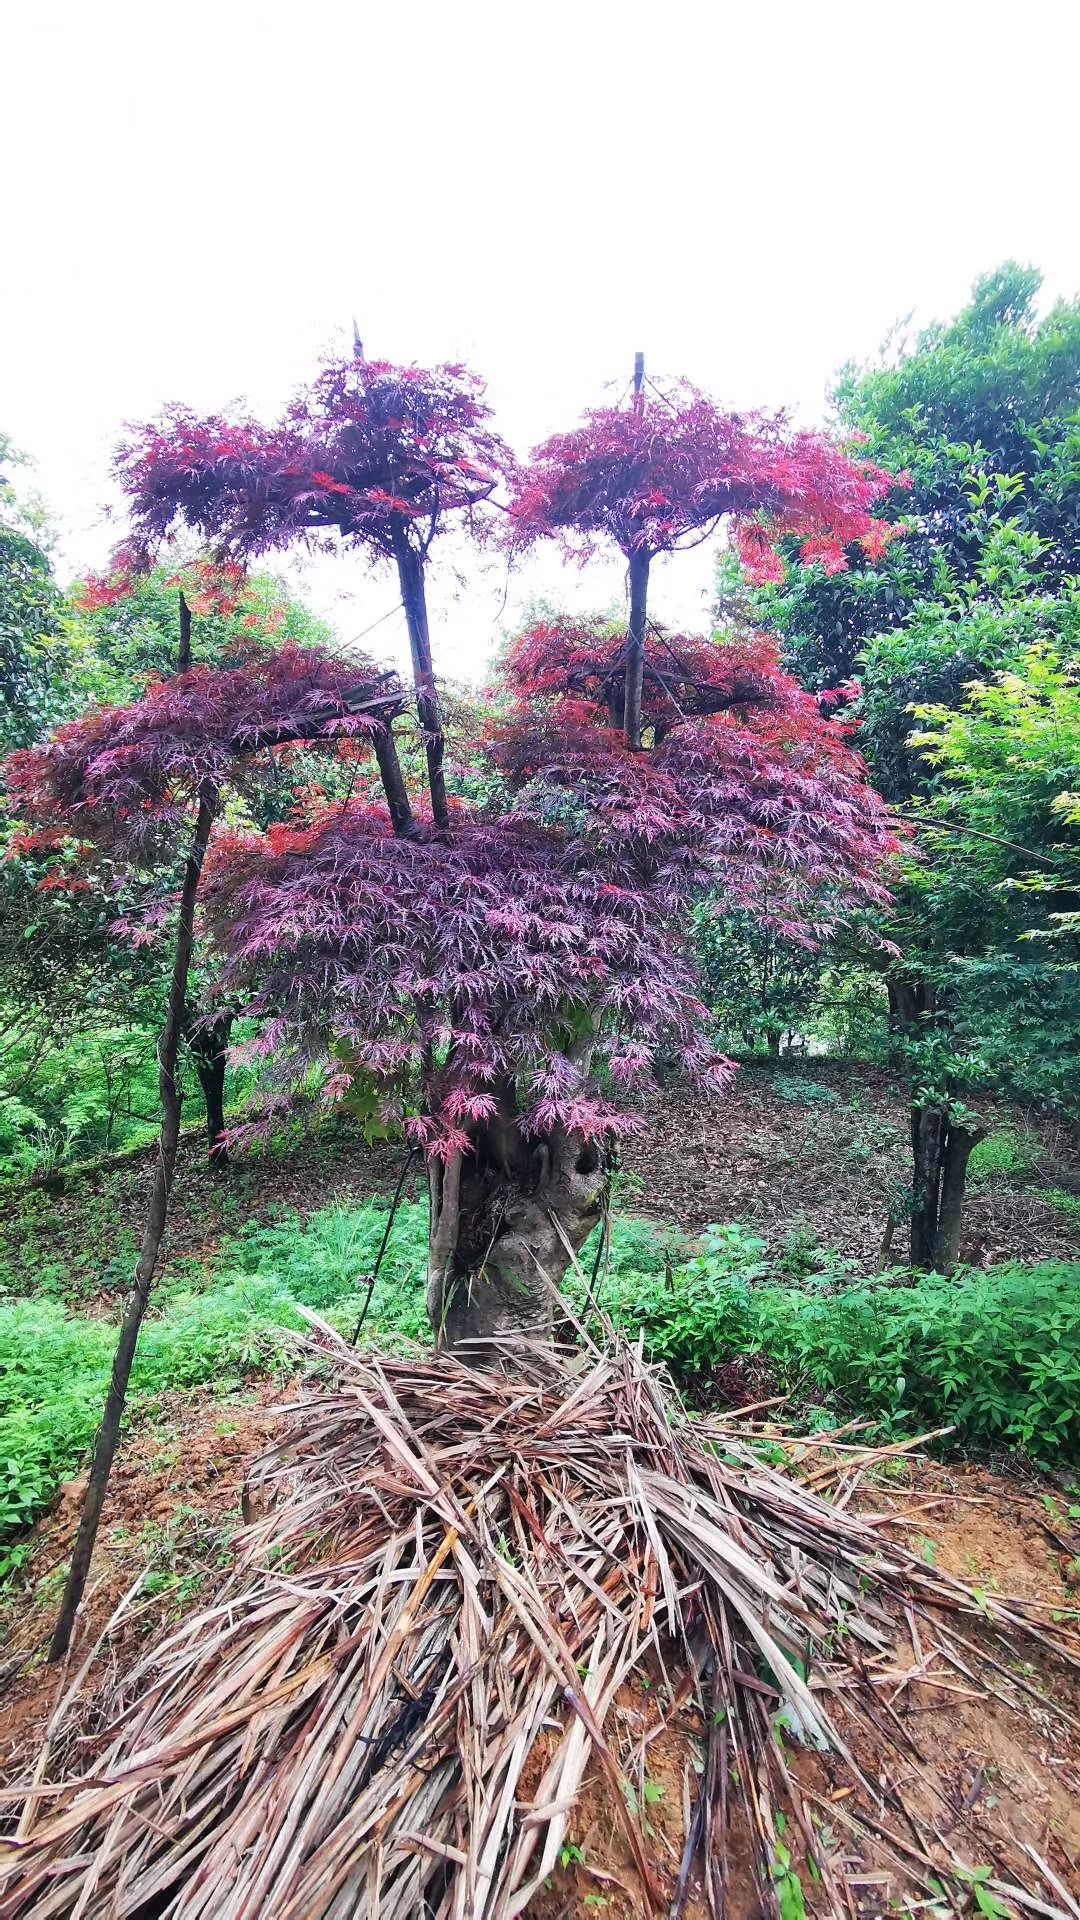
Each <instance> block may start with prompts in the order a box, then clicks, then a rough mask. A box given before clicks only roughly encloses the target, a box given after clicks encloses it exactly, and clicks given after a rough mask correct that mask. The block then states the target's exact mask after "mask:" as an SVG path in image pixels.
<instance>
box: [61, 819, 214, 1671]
mask: <svg viewBox="0 0 1080 1920" xmlns="http://www.w3.org/2000/svg"><path fill="white" fill-rule="evenodd" d="M217 809H218V796H217V794H216V792H214V791H212V790H211V789H204V791H203V792H202V794H201V795H200V798H199V813H198V818H197V820H196V822H195V831H194V833H193V835H192V839H191V846H190V848H189V849H188V856H187V861H186V863H185V866H184V884H183V888H182V890H181V894H180V918H179V923H178V926H177V932H176V951H175V954H174V956H173V971H172V981H171V984H170V987H169V1000H168V1007H167V1010H166V1014H165V1026H164V1028H163V1030H162V1034H161V1038H160V1040H159V1041H158V1093H159V1097H160V1100H161V1132H160V1134H159V1136H158V1157H157V1165H156V1167H155V1168H154V1184H153V1187H152V1188H151V1192H150V1205H149V1207H148V1209H147V1215H146V1226H145V1227H144V1229H143V1238H142V1246H141V1247H140V1249H139V1259H138V1263H137V1265H136V1268H135V1282H134V1286H133V1287H132V1290H131V1294H130V1296H129V1298H128V1303H127V1306H126V1307H125V1309H124V1318H123V1320H122V1322H121V1325H120V1339H119V1341H118V1342H117V1347H116V1355H115V1357H114V1359H113V1369H112V1379H111V1381H110V1383H109V1391H108V1394H107V1396H106V1399H105V1410H104V1413H103V1415H102V1420H101V1426H100V1427H99V1429H98V1436H97V1439H96V1441H95V1443H94V1458H93V1461H92V1462H91V1466H90V1480H89V1484H88V1486H87V1489H86V1498H85V1500H84V1501H83V1509H82V1514H81V1516H80V1519H79V1531H78V1534H77V1536H76V1539H75V1547H74V1551H73V1552H72V1556H71V1565H70V1567H69V1568H68V1577H67V1584H66V1586H65V1588H64V1598H63V1601H62V1602H61V1606H60V1615H59V1618H58V1619H57V1622H56V1627H55V1629H54V1631H53V1637H52V1640H51V1642H50V1644H49V1659H50V1660H60V1659H62V1658H63V1656H64V1654H65V1653H66V1652H67V1650H68V1647H69V1645H70V1643H71V1631H72V1628H73V1626H74V1624H75V1616H76V1614H77V1612H78V1610H79V1602H80V1600H81V1599H82V1596H83V1590H84V1588H85V1586H86V1580H87V1575H88V1574H89V1572H90V1561H91V1559H92V1557H93V1552H94V1542H95V1540H96V1539H97V1530H98V1523H99V1521H100V1519H101V1510H102V1507H103V1506H104V1504H105V1493H106V1490H107V1488H108V1485H109V1475H110V1473H111V1471H112V1463H113V1457H114V1455H115V1453H116V1447H117V1442H118V1441H119V1438H120V1422H121V1420H122V1419H123V1414H124V1403H125V1401H126V1400H127V1389H128V1381H129V1379H130V1378H131V1365H132V1361H133V1360H134V1358H135V1347H136V1343H137V1341H138V1338H139V1328H140V1327H141V1325H142V1319H143V1314H144V1313H145V1312H146V1307H147V1302H148V1301H149V1298H150V1283H151V1281H152V1280H153V1277H154V1268H155V1267H156V1266H157V1258H158V1253H159V1251H160V1248H161V1238H162V1235H163V1233H164V1232H165V1221H166V1219H167V1217H168V1211H169V1192H170V1189H171V1187H172V1178H173V1172H174V1170H175V1167H176V1147H177V1142H178V1140H179V1138H180V1089H179V1087H178V1086H177V1082H176V1061H177V1055H178V1053H179V1051H180V1038H181V1035H182V1034H183V1031H184V1019H185V1013H186V1008H187V988H188V975H189V973H190V971H191V951H192V946H193V943H194V933H195V896H196V894H197V893H198V890H199V880H200V877H201V874H202V867H203V860H204V859H205V857H206V849H207V845H208V844H209V840H210V830H211V828H212V826H213V824H214V819H215V816H216V814H217Z"/></svg>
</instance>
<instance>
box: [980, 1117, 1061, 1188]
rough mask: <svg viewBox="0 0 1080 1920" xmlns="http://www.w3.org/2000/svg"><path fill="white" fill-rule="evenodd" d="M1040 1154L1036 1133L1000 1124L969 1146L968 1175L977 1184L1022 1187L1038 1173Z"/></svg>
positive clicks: (1041, 1153) (1041, 1152)
mask: <svg viewBox="0 0 1080 1920" xmlns="http://www.w3.org/2000/svg"><path fill="white" fill-rule="evenodd" d="M1043 1158H1044V1154H1043V1146H1042V1142H1041V1140H1040V1139H1039V1136H1038V1134H1037V1133H1034V1132H1031V1131H1029V1130H1025V1129H1023V1128H1019V1127H1002V1128H1001V1129H1000V1131H999V1132H997V1133H990V1134H987V1137H986V1139H985V1140H980V1141H979V1144H978V1146H977V1147H974V1148H973V1149H972V1153H971V1159H970V1160H969V1162H968V1178H969V1179H971V1180H973V1181H974V1182H975V1183H976V1185H978V1186H989V1185H996V1186H1003V1187H1022V1186H1026V1185H1028V1184H1029V1183H1030V1182H1031V1181H1032V1180H1033V1179H1034V1178H1035V1177H1036V1175H1037V1174H1038V1171H1039V1168H1040V1166H1041V1165H1042V1161H1043Z"/></svg>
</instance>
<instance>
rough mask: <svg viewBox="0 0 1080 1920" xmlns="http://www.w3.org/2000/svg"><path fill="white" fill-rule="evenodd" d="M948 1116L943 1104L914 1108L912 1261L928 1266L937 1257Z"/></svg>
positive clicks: (932, 1263) (913, 1264)
mask: <svg viewBox="0 0 1080 1920" xmlns="http://www.w3.org/2000/svg"><path fill="white" fill-rule="evenodd" d="M947 1131H948V1119H947V1116H946V1115H945V1114H944V1113H943V1111H942V1109H941V1108H940V1107H915V1106H913V1107H912V1109H911V1167H912V1175H911V1264H912V1266H913V1267H922V1268H929V1267H932V1266H934V1264H935V1261H936V1258H937V1240H938V1212H939V1208H940V1204H941V1169H942V1160H943V1157H944V1148H945V1140H946V1136H947Z"/></svg>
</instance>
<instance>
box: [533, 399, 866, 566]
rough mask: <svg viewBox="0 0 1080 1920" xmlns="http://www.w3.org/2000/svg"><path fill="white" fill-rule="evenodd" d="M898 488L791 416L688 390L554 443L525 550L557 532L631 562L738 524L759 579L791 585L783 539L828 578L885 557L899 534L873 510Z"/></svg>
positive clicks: (593, 417)
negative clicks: (735, 409) (801, 428)
mask: <svg viewBox="0 0 1080 1920" xmlns="http://www.w3.org/2000/svg"><path fill="white" fill-rule="evenodd" d="M897 484H898V481H897V478H896V477H895V476H894V475H893V474H890V473H886V472H885V471H884V470H883V469H882V468H880V467H875V466H871V465H870V464H869V463H868V462H865V461H859V460H855V459H852V458H850V457H849V456H848V455H847V454H845V453H844V452H843V451H842V450H841V449H840V448H839V447H837V446H836V444H835V443H834V442H833V441H831V440H830V439H828V437H827V436H826V435H825V434H821V433H808V432H795V431H793V430H792V429H791V427H790V425H789V424H788V422H787V420H786V418H785V417H784V415H782V414H776V415H771V416H770V415H767V414H764V413H729V412H724V411H723V410H722V409H721V408H720V407H718V406H717V405H716V403H715V402H714V401H713V400H710V399H709V398H708V397H707V396H706V395H705V394H703V393H700V392H699V391H698V390H697V388H695V387H692V386H690V385H688V384H687V383H686V382H684V381H680V382H678V383H677V384H676V385H674V386H673V387H672V388H671V390H670V392H669V393H668V394H666V395H648V394H645V393H644V392H641V393H639V394H638V395H637V396H636V398H635V401H634V403H633V404H632V405H629V406H625V407H597V408H594V409H592V410H591V411H590V412H588V413H586V415H585V417H584V419H583V421H582V423H581V425H580V426H579V427H575V428H573V429H572V430H571V431H570V432H569V433H560V434H555V435H554V436H553V437H552V438H551V439H550V440H547V441H545V442H544V444H543V445H542V446H540V447H538V448H537V449H536V451H535V453H534V454H533V457H532V461H531V463H530V465H529V466H528V467H526V469H525V470H524V472H523V473H522V476H521V479H520V481H519V484H518V487H517V490H516V493H515V497H514V501H513V515H514V524H515V529H516V536H517V538H518V539H519V540H521V541H529V540H532V539H535V538H537V537H539V536H542V535H551V534H555V535H559V536H561V537H562V538H563V539H564V541H565V542H566V543H567V545H568V546H569V547H570V548H571V550H573V551H576V552H578V553H582V552H584V553H590V552H592V551H593V550H594V549H595V547H596V545H597V543H598V542H602V541H604V540H611V541H613V542H614V544H615V545H616V546H617V547H619V548H620V550H621V551H622V552H623V553H624V554H625V555H626V557H627V559H628V560H629V559H630V557H631V555H633V554H640V553H646V554H648V555H649V556H650V557H652V556H654V555H656V554H658V553H670V552H672V551H673V550H675V549H676V548H679V547H685V546H688V545H693V544H695V543H696V542H698V541H700V540H703V539H707V538H708V537H709V536H710V534H712V533H715V531H716V529H717V528H718V527H719V525H720V522H721V521H722V520H723V519H725V518H730V519H731V520H732V521H733V522H734V528H735V533H736V538H737V540H738V542H739V544H740V550H741V551H742V552H743V556H744V560H745V563H746V564H747V567H748V570H749V571H750V574H751V577H752V578H755V579H760V578H763V577H768V578H777V577H780V578H782V577H783V573H782V565H781V562H780V561H779V559H778V558H777V556H776V555H775V552H774V548H775V545H776V543H777V541H779V540H780V539H781V537H783V536H784V535H789V536H794V537H795V538H797V539H799V540H801V541H802V542H803V557H804V558H805V559H816V560H820V561H821V562H822V564H823V565H825V566H827V567H828V568H829V570H830V571H839V570H842V569H843V568H844V567H846V566H847V559H846V556H845V552H844V549H845V547H848V546H851V545H852V544H854V543H855V542H859V543H861V544H863V545H864V546H865V547H866V549H867V551H869V552H871V553H880V552H881V550H882V548H883V547H884V545H885V544H886V542H887V541H889V540H890V539H892V538H894V537H895V533H896V529H895V528H894V527H892V526H890V525H888V524H886V523H885V522H883V521H880V520H875V519H874V518H873V517H872V515H871V512H870V509H871V507H872V506H873V505H874V504H875V503H876V502H877V501H880V500H881V499H882V498H883V497H884V496H885V495H886V494H887V493H889V492H890V490H891V489H892V488H894V487H895V486H896V485H897ZM777 569H779V573H778V572H777Z"/></svg>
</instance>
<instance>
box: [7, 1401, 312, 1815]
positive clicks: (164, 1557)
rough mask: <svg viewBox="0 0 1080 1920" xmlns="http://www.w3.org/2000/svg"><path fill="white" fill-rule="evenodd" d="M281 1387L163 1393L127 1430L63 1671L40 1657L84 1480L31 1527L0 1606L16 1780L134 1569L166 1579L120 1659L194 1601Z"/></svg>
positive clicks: (10, 1764) (215, 1559) (233, 1517)
mask: <svg viewBox="0 0 1080 1920" xmlns="http://www.w3.org/2000/svg"><path fill="white" fill-rule="evenodd" d="M278 1391H279V1389H278V1388H277V1387H275V1388H273V1389H272V1388H270V1387H269V1386H267V1387H266V1388H265V1389H263V1390H262V1391H261V1392H260V1393H259V1394H258V1395H257V1396H256V1395H253V1394H249V1395H247V1396H246V1397H245V1399H243V1400H237V1401H235V1402H232V1401H227V1400H222V1399H217V1398H215V1397H214V1395H213V1394H212V1393H211V1392H210V1391H209V1390H208V1389H201V1388H200V1389H197V1390H196V1391H193V1392H187V1393H175V1394H167V1395H163V1396H162V1400H161V1413H160V1415H159V1417H158V1419H157V1420H156V1421H155V1423H154V1425H153V1426H152V1427H151V1426H147V1425H143V1426H140V1427H138V1428H137V1429H136V1430H135V1431H134V1432H132V1433H129V1434H128V1435H127V1436H126V1437H125V1440H124V1442H123V1444H122V1445H121V1449H120V1453H119V1455H118V1458H117V1461H116V1464H115V1467H114V1469H113V1474H112V1480H111V1482H110V1486H109V1494H108V1499H107V1502H106V1506H105V1512H104V1514H103V1517H102V1524H101V1532H100V1533H99V1535H98V1544H97V1549H96V1552H95V1557H94V1567H93V1578H92V1581H91V1585H90V1588H89V1589H88V1593H87V1597H86V1600H85V1602H84V1606H83V1619H82V1622H81V1624H80V1626H79V1628H78V1630H77V1634H76V1639H75V1641H74V1643H73V1646H72V1651H71V1654H70V1656H69V1660H68V1662H67V1668H66V1669H63V1670H62V1669H60V1668H57V1667H50V1666H49V1665H48V1664H47V1662H46V1659H45V1652H46V1648H47V1646H48V1640H49V1635H50V1633H51V1632H52V1627H53V1623H54V1621H55V1618H56V1612H57V1608H58V1605H59V1601H60V1593H61V1589H62V1584H63V1578H64V1573H65V1570H66V1566H67V1559H68V1555H69V1552H70V1548H71V1543H72V1540H73V1538H74V1533H75V1528H76V1525H77V1522H78V1518H79V1509H80V1503H81V1500H82V1496H83V1493H84V1491H85V1485H86V1483H85V1479H80V1480H76V1481H72V1482H70V1483H69V1485H68V1486H67V1487H66V1488H63V1489H62V1490H61V1494H60V1498H59V1500H58V1501H57V1503H56V1506H55V1508H54V1510H53V1512H52V1513H51V1514H49V1515H48V1516H47V1517H46V1518H45V1519H44V1520H42V1521H40V1522H39V1524H38V1526H37V1527H36V1528H35V1530H34V1534H35V1537H36V1542H37V1545H36V1551H35V1555H34V1558H33V1561H32V1563H31V1566H30V1569H29V1582H28V1586H27V1588H26V1589H25V1590H24V1591H23V1592H22V1593H20V1594H19V1595H18V1596H17V1597H15V1598H13V1599H10V1600H9V1601H8V1602H7V1605H6V1606H5V1608H4V1611H3V1614H0V1634H2V1652H0V1776H2V1777H3V1778H5V1779H12V1778H15V1777H16V1776H17V1775H18V1773H19V1771H20V1769H21V1768H22V1767H23V1766H24V1765H25V1764H26V1762H27V1760H28V1759H30V1758H32V1756H33V1755H34V1754H35V1753H36V1751H37V1748H38V1745H39V1742H40V1737H41V1732H42V1730H43V1728H44V1726H45V1723H46V1722H47V1720H48V1718H49V1715H50V1713H51V1711H52V1708H53V1705H54V1703H55V1700H56V1698H57V1689H58V1687H59V1686H60V1685H61V1684H62V1672H63V1671H70V1672H71V1673H74V1672H75V1671H77V1669H78V1667H79V1665H80V1664H81V1661H82V1659H83V1658H84V1657H85V1655H86V1653H87V1652H88V1650H89V1648H90V1647H91V1646H92V1645H93V1643H94V1641H95V1640H96V1639H97V1637H98V1635H99V1634H100V1633H101V1631H102V1629H103V1628H104V1627H105V1625H106V1622H107V1621H108V1620H109V1618H110V1616H111V1615H112V1613H113V1611H114V1610H115V1608H116V1606H117V1605H118V1603H119V1601H120V1600H121V1598H122V1596H123V1595H124V1594H125V1593H126V1592H127V1591H128V1589H129V1587H130V1586H131V1585H132V1582H133V1581H134V1579H135V1578H136V1575H137V1574H138V1573H139V1571H140V1569H141V1568H144V1567H146V1566H148V1565H150V1566H151V1567H152V1568H153V1569H154V1571H155V1573H156V1575H157V1578H158V1580H159V1581H161V1582H163V1583H164V1582H168V1583H170V1584H168V1585H163V1588H162V1591H161V1593H160V1596H159V1597H158V1599H157V1601H156V1603H155V1604H154V1605H152V1606H151V1607H150V1608H149V1609H148V1610H147V1612H145V1613H143V1614H140V1615H139V1617H138V1620H137V1621H135V1622H133V1624H132V1626H131V1629H130V1631H128V1632H126V1633H121V1634H120V1636H119V1638H118V1639H117V1641H116V1644H115V1648H114V1649H113V1651H114V1654H115V1657H116V1658H117V1659H122V1658H123V1657H124V1653H125V1649H129V1648H132V1647H133V1646H134V1645H135V1643H136V1641H137V1640H139V1639H141V1638H142V1637H143V1636H144V1635H145V1634H146V1633H147V1632H149V1631H151V1630H154V1629H155V1628H157V1627H158V1626H159V1625H160V1624H161V1623H162V1621H164V1620H167V1619H168V1618H169V1617H170V1616H172V1615H175V1613H176V1611H177V1609H178V1606H179V1605H181V1604H183V1603H184V1602H190V1603H191V1604H195V1605H197V1604H198V1602H199V1599H200V1597H201V1596H202V1595H203V1593H204V1589H205V1587H206V1584H207V1583H208V1582H209V1580H211V1579H212V1577H213V1573H214V1569H215V1567H216V1566H217V1565H218V1564H219V1555H220V1554H221V1552H222V1551H223V1550H224V1548H223V1544H222V1540H223V1530H225V1532H226V1533H227V1530H228V1529H229V1528H230V1527H232V1526H236V1525H239V1523H240V1519H241V1513H240V1491H241V1487H242V1485H243V1480H244V1475H245V1473H246V1471H247V1467H248V1465H249V1464H250V1462H251V1460H252V1459H253V1458H254V1456H255V1455H256V1454H257V1453H259V1452H260V1451H261V1449H262V1447H263V1445H264V1444H265V1443H266V1441H267V1440H268V1439H269V1436H270V1433H271V1430H272V1428H273V1425H274V1421H273V1416H272V1415H271V1413H270V1411H269V1407H268V1402H269V1400H270V1398H271V1396H273V1397H274V1398H276V1397H277V1394H278Z"/></svg>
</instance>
